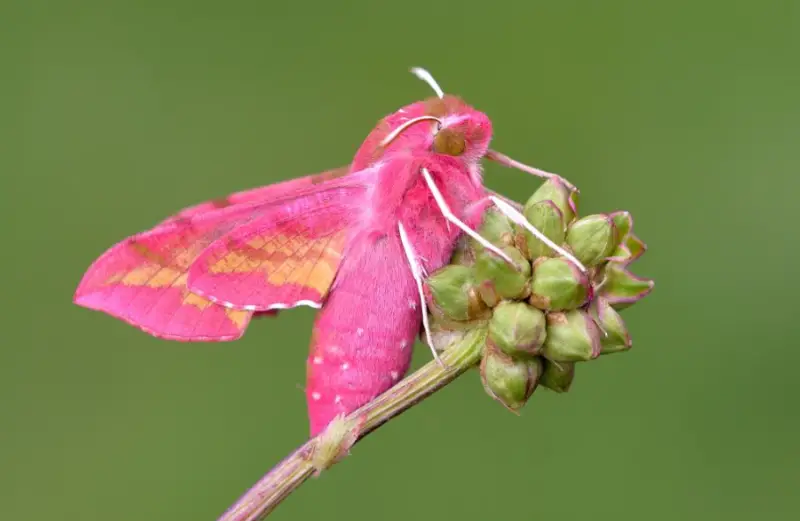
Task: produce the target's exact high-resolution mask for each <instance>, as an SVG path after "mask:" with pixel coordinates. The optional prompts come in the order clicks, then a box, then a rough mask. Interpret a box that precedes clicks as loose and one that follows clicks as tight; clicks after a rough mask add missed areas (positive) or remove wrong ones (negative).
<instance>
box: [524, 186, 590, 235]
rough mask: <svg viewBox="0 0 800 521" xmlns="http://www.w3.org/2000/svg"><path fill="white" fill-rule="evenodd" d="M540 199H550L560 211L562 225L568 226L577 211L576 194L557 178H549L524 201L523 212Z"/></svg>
mask: <svg viewBox="0 0 800 521" xmlns="http://www.w3.org/2000/svg"><path fill="white" fill-rule="evenodd" d="M541 201H552V202H553V203H554V204H555V206H556V208H558V209H559V211H560V212H561V217H562V218H563V220H564V225H565V226H568V225H569V224H570V223H571V222H572V220H573V219H575V215H576V213H577V212H578V194H577V192H573V191H572V190H570V189H569V188H567V187H566V186H565V185H564V183H563V182H561V181H560V180H559V179H557V178H550V179H548V180H547V181H545V183H544V184H542V186H540V187H539V189H538V190H536V191H535V192H534V193H533V195H532V196H531V197H530V199H528V200H527V201H526V202H525V212H523V213H525V214H526V215H527V213H526V212H527V210H528V208H529V207H531V206H532V205H534V204H536V203H538V202H541Z"/></svg>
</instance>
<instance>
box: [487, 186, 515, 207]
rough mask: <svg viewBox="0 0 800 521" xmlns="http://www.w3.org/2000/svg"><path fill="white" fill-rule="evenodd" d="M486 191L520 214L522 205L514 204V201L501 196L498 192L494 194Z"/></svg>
mask: <svg viewBox="0 0 800 521" xmlns="http://www.w3.org/2000/svg"><path fill="white" fill-rule="evenodd" d="M486 191H487V192H489V193H490V194H492V195H493V196H495V197H497V198H498V199H501V200H503V201H505V202H507V203H508V204H510V205H511V206H513V207H514V208H516V209H517V210H519V211H520V212H521V211H522V205H521V204H519V203H518V202H516V201H515V200H513V199H509V198H508V197H506V196H504V195H503V194H501V193H499V192H495V191H494V190H486Z"/></svg>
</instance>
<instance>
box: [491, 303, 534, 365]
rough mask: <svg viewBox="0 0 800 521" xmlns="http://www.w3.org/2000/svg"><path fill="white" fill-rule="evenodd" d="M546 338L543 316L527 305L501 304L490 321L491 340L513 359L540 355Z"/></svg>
mask: <svg viewBox="0 0 800 521" xmlns="http://www.w3.org/2000/svg"><path fill="white" fill-rule="evenodd" d="M546 335H547V321H546V320H545V318H544V313H542V312H541V311H539V310H538V309H535V308H532V307H531V306H529V305H528V304H525V303H524V302H509V301H505V302H501V303H500V304H499V305H498V306H497V307H496V308H495V309H494V314H493V315H492V318H491V320H489V341H490V342H491V343H492V344H493V345H494V346H496V347H498V348H500V349H501V350H502V351H503V352H505V353H506V354H508V355H511V356H515V357H516V356H525V355H535V354H537V353H538V352H539V350H540V349H541V347H542V343H543V342H544V339H545V336H546Z"/></svg>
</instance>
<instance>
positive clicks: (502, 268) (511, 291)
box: [474, 246, 531, 303]
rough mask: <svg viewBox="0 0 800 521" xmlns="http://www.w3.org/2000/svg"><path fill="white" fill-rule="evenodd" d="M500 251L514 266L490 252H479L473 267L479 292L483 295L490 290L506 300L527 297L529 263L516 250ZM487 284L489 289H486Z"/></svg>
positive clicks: (505, 248)
mask: <svg viewBox="0 0 800 521" xmlns="http://www.w3.org/2000/svg"><path fill="white" fill-rule="evenodd" d="M501 250H502V251H503V252H504V253H505V254H506V255H508V256H509V257H510V258H511V260H512V261H513V263H514V266H510V265H509V264H508V263H507V262H506V261H505V260H503V259H502V258H500V257H499V256H497V255H494V254H492V253H490V252H487V251H481V252H479V253H478V255H477V257H476V259H475V267H474V269H475V279H476V280H477V281H478V283H479V285H480V286H481V287H480V290H479V291H480V292H481V294H482V295H483V294H484V293H490V291H489V290H491V291H494V293H495V294H496V295H497V296H499V297H500V298H506V299H518V298H525V297H527V296H528V293H529V292H530V275H531V263H530V262H528V260H527V259H526V258H525V257H523V256H522V253H520V251H519V250H518V249H516V248H512V247H510V246H506V247H504V248H501ZM487 283H489V284H490V287H487ZM487 303H488V302H487Z"/></svg>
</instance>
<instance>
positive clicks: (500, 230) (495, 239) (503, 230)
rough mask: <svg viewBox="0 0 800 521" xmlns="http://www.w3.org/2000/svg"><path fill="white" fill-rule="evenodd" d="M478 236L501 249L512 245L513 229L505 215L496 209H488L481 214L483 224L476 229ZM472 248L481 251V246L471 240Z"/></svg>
mask: <svg viewBox="0 0 800 521" xmlns="http://www.w3.org/2000/svg"><path fill="white" fill-rule="evenodd" d="M478 234H479V235H480V236H481V237H483V238H484V239H486V240H488V241H489V242H491V243H492V244H494V245H496V246H499V247H501V248H502V247H503V246H513V245H514V228H513V227H512V226H511V222H510V221H509V220H508V217H506V216H505V214H503V213H501V212H500V211H498V210H497V209H496V208H489V209H488V210H486V211H485V212H484V213H483V222H482V223H481V227H480V228H479V229H478ZM470 242H471V243H472V247H473V248H474V249H475V251H481V250H483V249H484V248H483V246H482V245H481V244H480V243H478V242H477V241H475V240H474V239H471V240H470Z"/></svg>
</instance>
